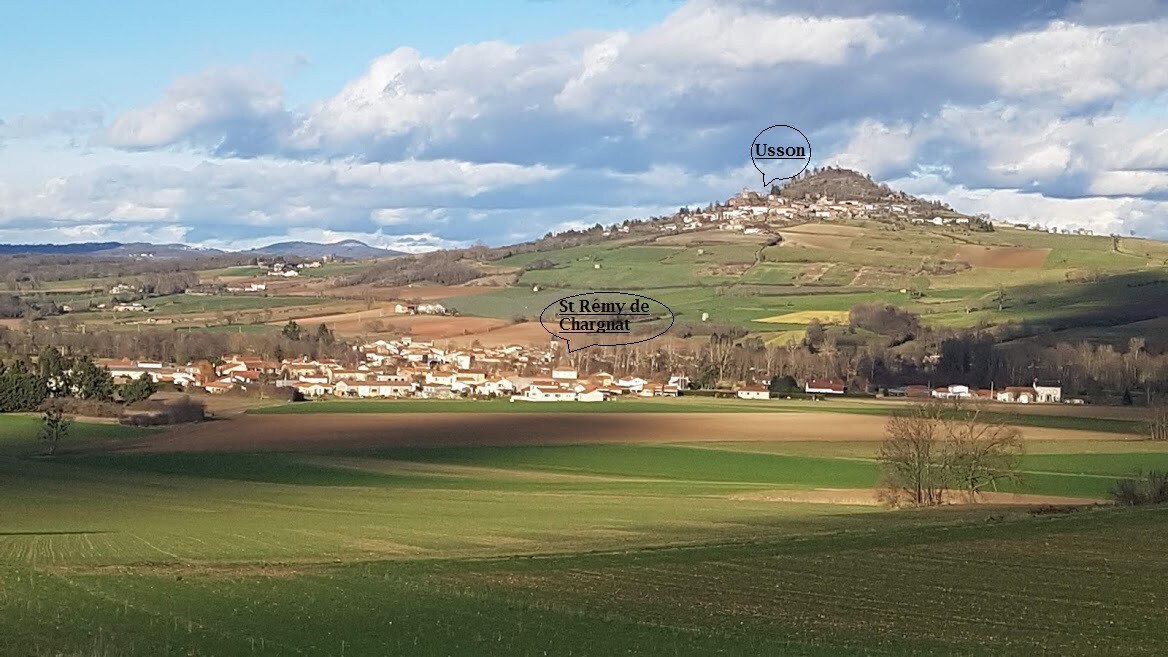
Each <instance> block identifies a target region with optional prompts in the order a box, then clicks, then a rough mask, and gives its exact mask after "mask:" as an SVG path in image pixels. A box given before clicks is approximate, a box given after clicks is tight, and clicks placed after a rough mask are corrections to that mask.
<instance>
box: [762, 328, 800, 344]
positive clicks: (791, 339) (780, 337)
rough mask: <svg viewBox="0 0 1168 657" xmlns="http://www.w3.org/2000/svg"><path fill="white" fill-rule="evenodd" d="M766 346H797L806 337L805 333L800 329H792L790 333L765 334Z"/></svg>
mask: <svg viewBox="0 0 1168 657" xmlns="http://www.w3.org/2000/svg"><path fill="white" fill-rule="evenodd" d="M765 335H766V345H767V346H768V347H785V346H787V345H789V344H797V343H799V342H802V341H803V338H804V337H805V336H806V335H807V331H804V330H802V329H793V330H790V331H775V332H774V333H766V334H765Z"/></svg>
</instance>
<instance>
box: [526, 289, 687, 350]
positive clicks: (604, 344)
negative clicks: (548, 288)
mask: <svg viewBox="0 0 1168 657" xmlns="http://www.w3.org/2000/svg"><path fill="white" fill-rule="evenodd" d="M591 294H620V295H623V296H626V297H638V298H641V299H648V300H649V301H652V302H653V303H655V304H657V305H659V306H661V307H662V308H664V309H665V312H667V313H669V326H666V327H665V328H663V329H661V331H660V332H659V333H656V334H654V335H651V336H649V337H647V338H641V339H640V340H632V341H629V342H611V343H610V342H596V341H593V342H589V344H586V345H583V346H577V347H573V346H572V340H571V339H570V338H565V337H564V336H562V335H560V334H559V333H556V332H555V331H552V330H551V329H549V328H548V327H547V324H545V323H544V322H545V320H544V318H543V316H544V314H545V313H547V311H548V309H550V308H551V307H553V306H556V305H558V304H559V303H560V302H561V301H564V300H565V299H575V298H576V297H586V296H588V295H591ZM581 314H583V313H581ZM676 321H677V315H676V314H675V313H674V312H673V309H672V308H670V307H669V306H667V305H665V304H663V303H661V302H660V301H658V300H656V299H654V298H653V297H647V296H645V295H643V294H634V293H632V292H619V291H617V290H595V291H592V292H581V293H579V294H569V295H568V296H565V297H560V298H559V299H556V300H555V301H553V302H551V303H549V304H548V305H547V306H546V307H545V308H544V309H543V310H541V311H540V313H539V325H540V326H542V327H543V330H545V331H547V332H548V333H549V334H551V336H552V337H553V338H556V339H557V340H563V341H564V343H565V344H567V345H568V353H572V352H575V351H581V350H583V349H587V348H589V347H619V346H621V345H630V344H640V343H642V342H648V341H649V340H655V339H657V338H659V337H661V336H663V335H665V334H666V333H668V332H669V329H671V328H673V324H674V323H675V322H676ZM588 335H595V336H603V335H604V333H589V334H588ZM584 340H593V338H584ZM577 341H578V342H579V341H581V340H580V339H577Z"/></svg>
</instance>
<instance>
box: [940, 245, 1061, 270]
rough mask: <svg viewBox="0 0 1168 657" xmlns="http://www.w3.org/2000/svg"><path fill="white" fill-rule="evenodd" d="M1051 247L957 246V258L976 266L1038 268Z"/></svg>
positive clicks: (1044, 260)
mask: <svg viewBox="0 0 1168 657" xmlns="http://www.w3.org/2000/svg"><path fill="white" fill-rule="evenodd" d="M1048 255H1050V249H1026V248H1022V247H1016V246H977V245H975V244H967V245H965V246H961V247H958V248H957V259H958V260H961V261H964V262H968V263H969V264H971V265H973V266H974V267H990V268H994V269H1037V268H1039V267H1041V266H1042V264H1043V263H1045V262H1046V256H1048Z"/></svg>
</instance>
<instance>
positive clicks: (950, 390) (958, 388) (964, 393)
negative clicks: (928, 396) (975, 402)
mask: <svg viewBox="0 0 1168 657" xmlns="http://www.w3.org/2000/svg"><path fill="white" fill-rule="evenodd" d="M972 396H973V394H972V393H971V392H970V391H969V386H963V385H958V384H954V385H950V386H946V387H944V388H937V389H936V390H934V391H933V397H935V398H936V399H969V398H970V397H972Z"/></svg>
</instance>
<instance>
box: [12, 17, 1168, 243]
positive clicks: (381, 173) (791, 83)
mask: <svg viewBox="0 0 1168 657" xmlns="http://www.w3.org/2000/svg"><path fill="white" fill-rule="evenodd" d="M829 4H831V3H821V2H817V1H816V0H737V1H734V2H714V1H713V0H693V1H691V2H688V3H685V4H683V5H681V6H680V7H679V8H678V9H677V10H676V11H674V12H672V13H671V14H670V15H669V16H668V17H666V18H665V19H664V20H662V21H660V22H659V23H658V24H656V25H653V26H650V27H648V28H646V29H643V30H639V31H631V30H625V31H608V32H600V31H581V32H574V33H570V34H563V35H549V38H547V39H546V40H542V41H535V42H530V43H524V44H511V43H503V42H498V41H490V42H484V43H472V44H465V45H462V46H459V47H457V48H455V49H453V50H452V51H450V52H449V53H447V54H445V55H444V56H425V55H422V54H421V53H420V52H419V51H417V50H415V49H412V48H410V47H404V46H403V47H396V48H394V49H392V50H389V52H388V53H387V54H385V55H383V56H381V57H378V58H376V59H374V60H373V61H372V62H370V63H369V65H368V67H367V69H366V70H365V71H364V72H362V73H361V74H360V75H358V76H357V77H355V78H353V79H351V80H348V81H343V82H340V83H338V85H337V92H336V93H335V94H333V95H331V96H327V97H324V98H319V99H317V100H316V101H315V102H311V101H310V102H307V103H306V104H305V105H304V106H302V107H289V106H288V105H287V104H286V101H285V96H284V92H283V90H282V87H281V85H280V84H279V83H277V82H275V81H273V80H272V79H269V78H268V77H266V76H265V75H263V74H261V73H260V72H259V70H258V69H256V68H254V67H247V66H240V67H220V68H213V69H210V70H207V71H204V72H202V73H198V74H195V75H190V76H185V77H182V78H179V79H177V80H175V81H174V83H173V84H172V85H171V86H170V87H169V88H167V89H165V90H163V91H162V92H161V94H160V96H161V97H160V98H159V100H157V102H154V103H152V104H150V105H148V106H145V107H140V108H137V109H133V110H130V111H127V112H124V113H122V114H120V115H118V116H116V117H114V118H113V120H112V121H111V122H110V123H109V125H108V126H105V127H104V129H103V130H102V131H101V134H100V135H99V136H98V137H97V138H95V142H100V143H104V144H106V145H108V146H112V147H116V148H117V149H120V150H112V149H111V148H105V147H95V148H91V149H90V151H89V152H87V153H81V152H78V151H74V152H72V154H71V155H63V154H61V153H58V152H56V151H54V152H53V153H52V154H51V156H50V155H44V156H41V157H32V158H25V157H20V158H18V157H16V156H15V153H16V152H17V151H18V149H20V148H25V149H27V144H28V143H30V142H29V141H28V140H23V141H20V142H15V141H14V142H12V145H11V146H9V147H8V149H9V150H8V151H7V153H11V154H13V157H12V158H11V162H4V161H0V180H2V181H4V182H0V227H3V226H6V225H9V226H11V225H14V224H15V223H19V222H27V221H28V220H30V219H52V220H60V221H64V222H66V223H69V225H75V226H81V225H85V226H93V225H98V224H99V223H100V222H102V221H108V222H110V223H112V224H117V225H119V226H128V225H131V224H136V225H142V226H175V227H178V228H176V230H179V229H183V228H184V227H185V229H187V230H188V232H186V233H185V235H186V236H187V239H191V240H198V241H203V242H206V241H207V240H216V239H217V240H236V241H238V240H246V239H249V238H250V237H255V238H256V239H260V238H261V236H262V239H267V237H268V236H269V235H274V234H277V233H278V234H281V235H282V234H285V233H290V232H293V231H298V230H308V231H332V232H335V233H336V234H355V235H356V234H361V235H382V236H384V237H385V238H386V239H391V238H393V239H396V236H392V235H391V234H390V233H392V232H394V231H400V232H401V233H402V234H403V235H406V234H409V235H422V236H428V237H425V238H424V240H425V239H429V240H430V241H429V242H424V243H425V244H427V245H432V244H436V243H439V242H435V241H433V240H447V241H450V242H451V243H460V242H463V241H468V240H473V239H475V238H477V237H482V238H485V239H487V240H488V241H492V242H495V243H498V242H502V241H516V240H517V239H523V238H526V237H531V236H534V235H539V234H542V233H543V232H545V231H546V230H548V229H549V228H550V227H553V226H557V225H563V226H567V225H575V224H576V223H580V222H582V223H584V224H588V225H591V224H592V223H595V221H606V220H608V219H609V218H612V219H613V220H619V219H624V218H631V217H635V216H637V215H635V214H634V215H629V214H623V213H627V212H639V211H640V212H645V213H648V214H655V213H659V212H664V211H665V210H666V209H673V208H676V207H677V206H679V205H682V204H694V203H699V204H704V203H706V202H709V201H712V200H716V199H719V198H725V197H726V196H728V195H729V194H731V193H733V192H735V191H736V190H737V189H738V188H740V187H742V186H743V185H749V186H752V187H755V186H757V185H758V176H757V174H756V172H755V171H754V169H753V168H752V167H751V166H750V162H749V159H748V158H747V145H748V144H749V141H750V138H751V137H752V136H753V135H754V134H756V133H757V131H758V129H760V127H764V126H766V125H770V124H773V123H776V122H786V123H793V124H796V125H797V126H798V127H800V128H801V129H803V130H804V132H806V133H807V134H808V136H809V137H810V138H811V141H812V147H813V148H812V151H813V155H814V158H815V160H814V161H813V165H815V164H818V165H824V164H840V165H844V166H853V167H857V168H860V169H861V170H864V171H866V172H869V173H872V174H873V175H874V176H875V177H876V178H877V179H883V180H888V179H899V180H904V181H907V183H906V184H911V185H915V186H916V188H918V189H919V188H921V186H922V185H926V180H927V181H928V182H927V185H926V186H927V187H928V189H929V190H930V193H934V194H936V195H937V196H939V197H944V198H946V200H949V201H950V202H952V203H953V204H954V205H955V206H957V207H959V209H963V210H968V211H983V210H984V211H994V209H996V210H997V211H1000V212H1002V213H1008V214H1009V216H1014V217H1030V218H1032V219H1036V220H1037V219H1040V218H1041V217H1040V215H1042V214H1043V213H1049V214H1050V216H1049V217H1048V221H1049V222H1051V223H1057V222H1087V223H1091V224H1093V225H1095V226H1096V227H1097V226H1103V225H1108V226H1112V225H1114V226H1117V227H1120V228H1123V227H1127V226H1132V227H1138V229H1139V230H1145V231H1150V232H1157V233H1158V234H1159V233H1168V220H1165V216H1166V215H1165V213H1164V206H1163V205H1162V203H1163V200H1164V199H1165V198H1166V197H1168V188H1166V184H1165V178H1166V176H1168V21H1166V20H1165V14H1164V12H1163V11H1162V9H1163V7H1162V6H1161V5H1157V4H1156V3H1155V2H1154V1H1153V0H1136V1H1134V2H1130V3H1127V4H1126V5H1124V6H1118V5H1116V4H1114V3H1102V2H1097V1H1092V2H1083V3H1078V4H1074V5H1073V6H1070V7H1067V6H1063V5H1057V6H1056V5H1050V6H1051V7H1055V9H1054V10H1053V11H1052V12H1051V13H1049V14H1042V15H1041V16H1040V15H1038V14H1027V15H1026V16H1018V15H1016V14H1018V12H1010V11H1005V12H1003V11H1001V10H1000V9H998V10H993V9H992V8H990V9H986V8H985V7H983V6H981V5H977V6H975V5H973V4H970V3H965V4H951V5H946V6H945V7H940V5H939V4H938V5H935V4H933V3H921V2H915V1H910V0H879V1H878V2H875V3H869V4H865V5H854V6H852V7H850V8H848V7H844V6H843V5H840V7H842V8H840V7H834V6H833V7H827V5H829ZM995 6H996V5H995ZM873 7H874V8H873ZM1157 10H1160V11H1157ZM995 11H996V12H997V13H998V14H1001V15H1000V16H999V15H995ZM967 15H968V16H973V18H967ZM1051 17H1053V19H1051ZM974 19H976V20H974ZM976 21H981V22H980V23H978V22H976ZM76 125H84V119H83V118H79V119H70V118H68V117H65V116H60V117H56V118H52V117H49V118H42V119H37V118H30V119H20V120H19V121H16V120H14V119H9V120H8V122H7V123H6V124H4V125H0V139H3V138H4V137H5V136H6V135H8V136H10V137H11V136H13V135H21V134H28V135H33V136H35V135H42V134H44V133H45V132H50V133H53V134H57V133H62V132H64V133H68V131H70V130H75V129H76V128H75V127H73V126H76ZM55 126H65V128H64V129H60V128H57V127H55ZM147 151H149V152H147ZM22 152H27V151H22ZM31 171H38V172H39V173H37V174H34V173H32V172H31ZM926 172H927V173H928V175H927V176H926V175H924V173H926ZM964 204H969V205H968V206H966V205H964ZM601 218H604V219H601ZM1082 225H1086V224H1082ZM382 231H389V232H382ZM419 239H423V238H419Z"/></svg>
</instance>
